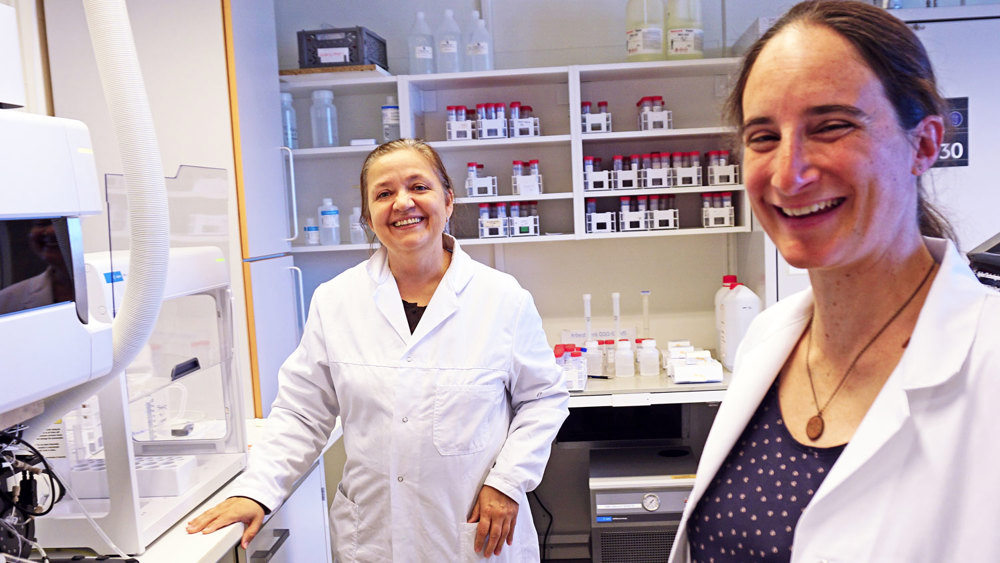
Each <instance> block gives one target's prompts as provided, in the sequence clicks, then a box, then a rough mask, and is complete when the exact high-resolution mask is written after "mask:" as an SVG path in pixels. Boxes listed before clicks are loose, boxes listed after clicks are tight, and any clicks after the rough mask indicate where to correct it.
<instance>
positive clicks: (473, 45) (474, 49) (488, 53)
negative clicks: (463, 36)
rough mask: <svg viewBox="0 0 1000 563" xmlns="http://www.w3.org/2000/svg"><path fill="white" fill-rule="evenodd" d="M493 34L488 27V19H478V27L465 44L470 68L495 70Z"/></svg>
mask: <svg viewBox="0 0 1000 563" xmlns="http://www.w3.org/2000/svg"><path fill="white" fill-rule="evenodd" d="M491 43H492V41H491V36H490V32H489V30H487V29H486V20H481V19H477V20H476V28H475V29H474V30H473V31H472V34H471V35H470V36H469V41H468V42H467V43H466V44H465V60H466V61H468V70H493V49H492V46H491Z"/></svg>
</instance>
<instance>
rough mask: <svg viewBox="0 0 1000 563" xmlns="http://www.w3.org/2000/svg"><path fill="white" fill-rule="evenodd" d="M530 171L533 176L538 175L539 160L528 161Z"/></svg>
mask: <svg viewBox="0 0 1000 563" xmlns="http://www.w3.org/2000/svg"><path fill="white" fill-rule="evenodd" d="M528 173H529V174H531V175H532V176H538V161H537V160H529V161H528Z"/></svg>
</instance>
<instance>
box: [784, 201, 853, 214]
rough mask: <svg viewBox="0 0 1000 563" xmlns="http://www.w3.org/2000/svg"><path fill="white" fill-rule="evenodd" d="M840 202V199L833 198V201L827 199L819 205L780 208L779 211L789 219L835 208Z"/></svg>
mask: <svg viewBox="0 0 1000 563" xmlns="http://www.w3.org/2000/svg"><path fill="white" fill-rule="evenodd" d="M842 201H843V199H842V198H834V199H828V200H826V201H821V202H819V203H814V204H812V205H806V206H803V207H782V208H781V211H782V212H784V214H785V215H788V216H790V217H801V216H802V215H809V214H811V213H816V212H817V211H821V210H823V209H828V208H831V207H836V206H838V205H840V203H841V202H842Z"/></svg>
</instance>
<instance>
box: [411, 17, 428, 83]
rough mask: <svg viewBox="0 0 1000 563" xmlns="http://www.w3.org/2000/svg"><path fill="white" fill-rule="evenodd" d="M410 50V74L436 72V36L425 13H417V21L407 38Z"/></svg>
mask: <svg viewBox="0 0 1000 563" xmlns="http://www.w3.org/2000/svg"><path fill="white" fill-rule="evenodd" d="M407 43H408V44H409V45H408V46H409V50H410V74H431V73H433V72H434V35H433V34H432V33H431V26H429V25H427V19H426V18H425V17H424V13H423V12H417V20H416V21H415V22H414V23H413V27H412V28H410V35H409V36H408V37H407Z"/></svg>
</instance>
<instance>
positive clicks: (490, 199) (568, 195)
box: [455, 192, 573, 204]
mask: <svg viewBox="0 0 1000 563" xmlns="http://www.w3.org/2000/svg"><path fill="white" fill-rule="evenodd" d="M553 199H573V193H572V192H558V193H551V194H538V195H496V196H484V197H456V198H455V204H462V203H472V204H476V203H497V202H501V201H546V200H553Z"/></svg>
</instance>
